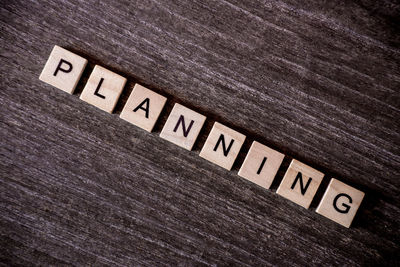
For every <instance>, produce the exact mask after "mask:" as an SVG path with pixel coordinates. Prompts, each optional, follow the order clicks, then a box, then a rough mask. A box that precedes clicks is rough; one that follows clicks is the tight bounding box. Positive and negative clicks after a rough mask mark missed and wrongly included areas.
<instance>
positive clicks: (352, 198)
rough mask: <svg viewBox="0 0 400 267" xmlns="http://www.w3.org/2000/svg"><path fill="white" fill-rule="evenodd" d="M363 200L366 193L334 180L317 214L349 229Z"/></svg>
mask: <svg viewBox="0 0 400 267" xmlns="http://www.w3.org/2000/svg"><path fill="white" fill-rule="evenodd" d="M363 198H364V192H361V191H359V190H357V189H355V188H353V187H351V186H349V185H347V184H345V183H342V182H341V181H339V180H336V179H332V180H331V181H330V183H329V186H328V189H327V190H326V191H325V193H324V196H323V197H322V200H321V202H320V203H319V205H318V208H317V210H316V212H317V213H319V214H321V215H323V216H325V217H327V218H329V219H331V220H332V221H334V222H337V223H339V224H341V225H343V226H345V227H347V228H349V227H350V225H351V222H352V221H353V218H354V216H355V215H356V213H357V210H358V207H360V204H361V201H362V200H363Z"/></svg>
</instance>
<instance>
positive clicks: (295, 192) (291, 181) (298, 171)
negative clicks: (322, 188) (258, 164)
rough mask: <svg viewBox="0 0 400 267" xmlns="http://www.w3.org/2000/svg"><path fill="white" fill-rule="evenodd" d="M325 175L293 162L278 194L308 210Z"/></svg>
mask: <svg viewBox="0 0 400 267" xmlns="http://www.w3.org/2000/svg"><path fill="white" fill-rule="evenodd" d="M323 177H324V174H323V173H322V172H319V171H317V170H315V169H313V168H311V167H309V166H307V165H305V164H303V163H301V162H300V161H297V160H295V159H294V160H292V162H291V163H290V166H289V168H288V170H287V171H286V174H285V176H284V177H283V180H282V182H281V184H280V185H279V188H278V190H277V191H276V193H278V194H279V195H281V196H283V197H285V198H287V199H289V200H291V201H293V202H294V203H296V204H299V205H300V206H302V207H304V208H306V209H308V207H309V206H310V204H311V201H312V200H313V198H314V196H315V193H316V192H317V189H318V187H319V185H320V184H321V181H322V178H323Z"/></svg>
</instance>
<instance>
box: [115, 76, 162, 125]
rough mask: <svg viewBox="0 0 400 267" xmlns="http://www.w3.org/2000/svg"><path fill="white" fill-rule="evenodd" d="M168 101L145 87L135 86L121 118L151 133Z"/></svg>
mask: <svg viewBox="0 0 400 267" xmlns="http://www.w3.org/2000/svg"><path fill="white" fill-rule="evenodd" d="M166 101H167V98H166V97H164V96H162V95H159V94H157V93H155V92H153V91H151V90H149V89H147V88H146V87H144V86H141V85H139V84H135V87H134V88H133V91H132V93H131V95H130V96H129V98H128V101H127V102H126V104H125V106H124V109H123V110H122V112H121V115H120V117H121V119H124V120H126V121H128V122H130V123H132V124H133V125H136V126H138V127H140V128H142V129H144V130H146V131H148V132H151V131H152V130H153V127H154V124H155V123H156V121H157V119H158V117H159V116H160V113H161V111H162V109H163V107H164V105H165V102H166Z"/></svg>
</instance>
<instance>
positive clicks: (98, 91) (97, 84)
mask: <svg viewBox="0 0 400 267" xmlns="http://www.w3.org/2000/svg"><path fill="white" fill-rule="evenodd" d="M125 83H126V78H124V77H122V76H121V75H118V74H116V73H114V72H112V71H109V70H107V69H105V68H103V67H101V66H99V65H96V66H95V67H94V69H93V72H92V74H90V77H89V80H88V81H87V83H86V85H85V88H84V89H83V92H82V94H81V96H80V99H82V100H83V101H86V102H88V103H89V104H92V105H94V106H96V107H98V108H99V109H102V110H104V111H106V112H108V113H112V111H113V110H114V107H115V105H116V104H117V101H118V98H119V96H120V95H121V93H122V90H123V89H124V86H125Z"/></svg>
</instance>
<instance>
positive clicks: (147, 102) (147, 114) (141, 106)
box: [133, 98, 150, 118]
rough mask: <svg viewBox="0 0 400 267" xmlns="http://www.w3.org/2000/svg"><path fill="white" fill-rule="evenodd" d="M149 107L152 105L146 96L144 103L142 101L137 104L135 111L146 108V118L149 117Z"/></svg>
mask: <svg viewBox="0 0 400 267" xmlns="http://www.w3.org/2000/svg"><path fill="white" fill-rule="evenodd" d="M145 104H146V106H145V107H143V105H145ZM149 107H150V99H148V98H146V99H145V100H143V102H142V103H140V105H139V106H137V107H136V108H135V109H134V110H133V112H136V111H138V110H139V109H141V110H144V112H146V118H149Z"/></svg>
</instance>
